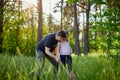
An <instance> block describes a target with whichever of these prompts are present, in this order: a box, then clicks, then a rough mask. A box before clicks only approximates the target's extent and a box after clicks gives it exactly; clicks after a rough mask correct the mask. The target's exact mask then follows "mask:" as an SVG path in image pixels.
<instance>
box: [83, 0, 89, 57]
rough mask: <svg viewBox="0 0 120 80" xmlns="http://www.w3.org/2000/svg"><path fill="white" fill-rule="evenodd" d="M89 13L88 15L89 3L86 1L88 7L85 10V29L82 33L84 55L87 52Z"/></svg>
mask: <svg viewBox="0 0 120 80" xmlns="http://www.w3.org/2000/svg"><path fill="white" fill-rule="evenodd" d="M89 13H90V1H89V0H88V7H87V10H86V27H85V32H84V54H85V55H87V54H88V52H89Z"/></svg>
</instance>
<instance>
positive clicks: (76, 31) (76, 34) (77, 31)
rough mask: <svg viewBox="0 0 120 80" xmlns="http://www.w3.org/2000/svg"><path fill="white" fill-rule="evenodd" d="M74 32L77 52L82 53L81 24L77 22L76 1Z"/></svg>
mask: <svg viewBox="0 0 120 80" xmlns="http://www.w3.org/2000/svg"><path fill="white" fill-rule="evenodd" d="M74 34H75V53H77V54H78V55H80V42H79V26H78V22H77V7H76V3H74Z"/></svg>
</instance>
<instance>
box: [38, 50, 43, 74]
mask: <svg viewBox="0 0 120 80" xmlns="http://www.w3.org/2000/svg"><path fill="white" fill-rule="evenodd" d="M36 58H37V62H38V71H37V75H39V76H40V74H41V70H42V68H43V67H44V60H45V55H44V53H43V52H42V51H39V50H37V51H36Z"/></svg>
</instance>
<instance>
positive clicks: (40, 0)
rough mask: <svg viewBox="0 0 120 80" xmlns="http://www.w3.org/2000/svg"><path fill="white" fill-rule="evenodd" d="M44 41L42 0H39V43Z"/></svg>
mask: <svg viewBox="0 0 120 80" xmlns="http://www.w3.org/2000/svg"><path fill="white" fill-rule="evenodd" d="M41 39H42V0H38V41H40V40H41Z"/></svg>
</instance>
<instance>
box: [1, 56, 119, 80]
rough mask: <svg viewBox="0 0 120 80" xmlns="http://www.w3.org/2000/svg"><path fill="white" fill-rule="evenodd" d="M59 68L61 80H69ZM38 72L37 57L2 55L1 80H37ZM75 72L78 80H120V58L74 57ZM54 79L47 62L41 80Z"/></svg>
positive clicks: (50, 66)
mask: <svg viewBox="0 0 120 80" xmlns="http://www.w3.org/2000/svg"><path fill="white" fill-rule="evenodd" d="M59 67H60V69H59V72H58V75H57V76H58V78H59V80H69V78H68V77H67V74H66V72H65V71H64V69H62V67H61V66H59ZM36 71H37V62H36V58H35V57H31V56H9V55H0V80H36ZM73 71H74V73H75V74H76V75H77V79H78V80H120V56H119V55H96V54H92V55H88V56H81V57H77V56H73ZM54 77H55V75H54V74H53V67H52V65H51V64H50V62H49V61H47V60H46V61H45V66H44V69H43V71H42V74H41V79H40V80H54Z"/></svg>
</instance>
